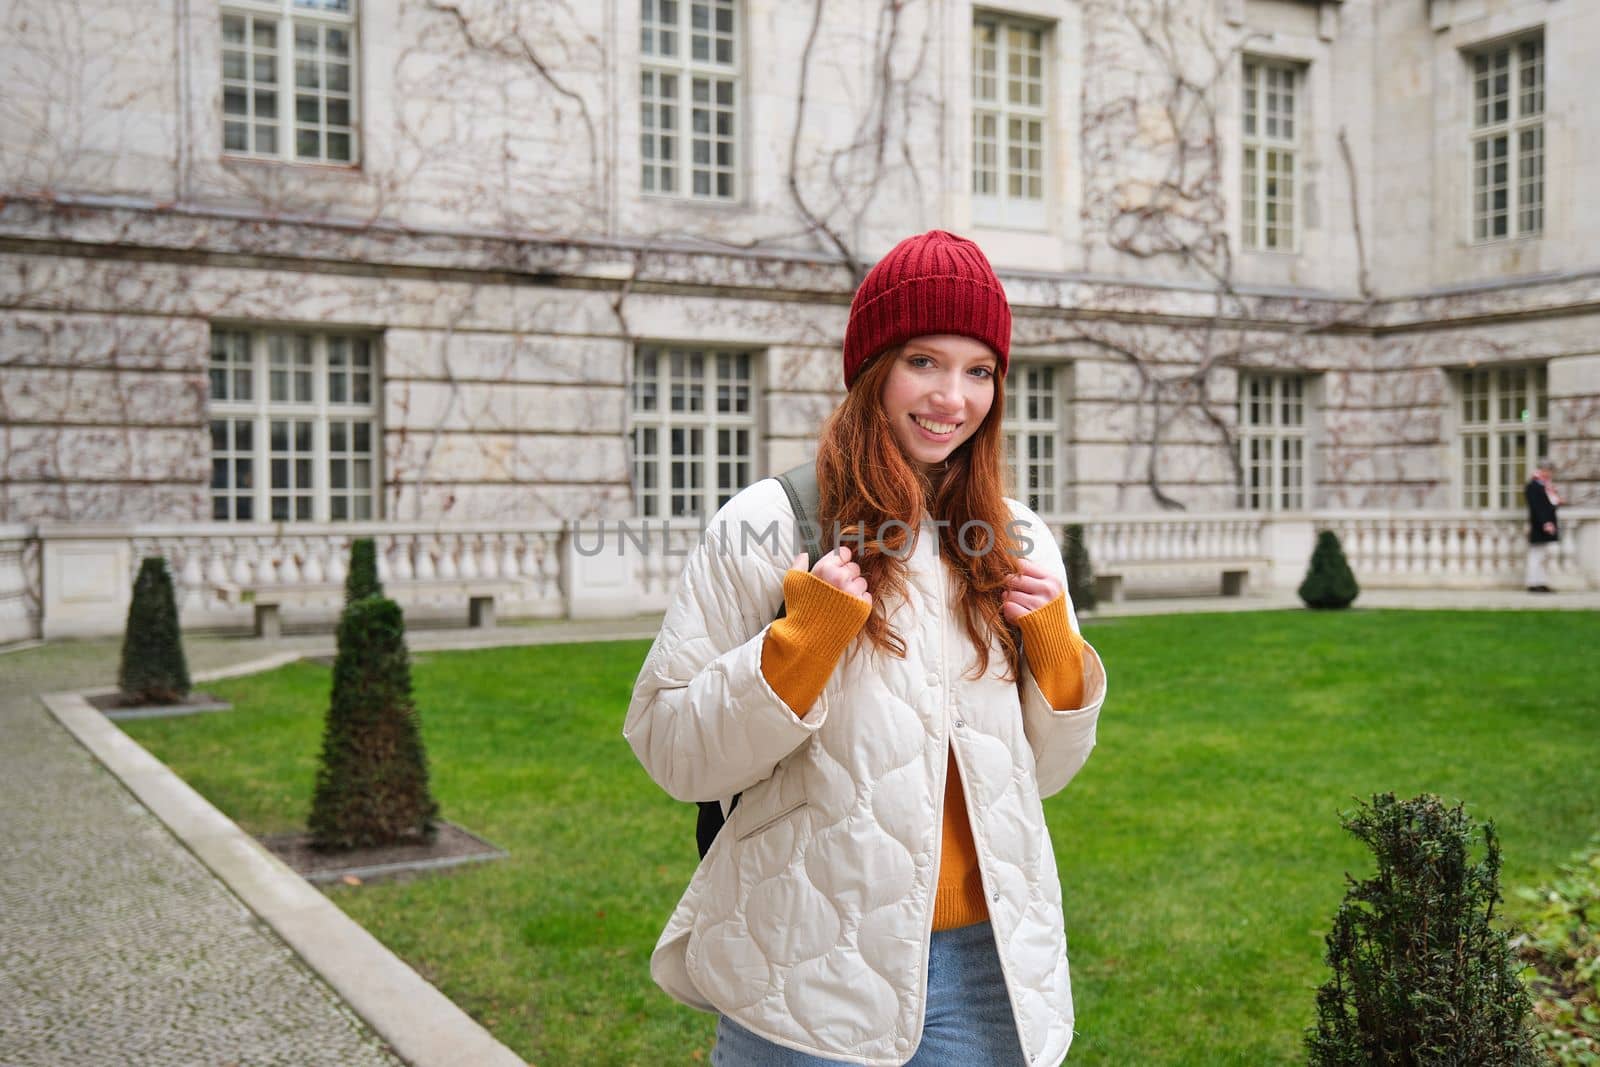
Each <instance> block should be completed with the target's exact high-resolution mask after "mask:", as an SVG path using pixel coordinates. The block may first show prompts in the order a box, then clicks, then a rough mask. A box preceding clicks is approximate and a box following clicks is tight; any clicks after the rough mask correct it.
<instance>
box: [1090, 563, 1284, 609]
mask: <svg viewBox="0 0 1600 1067" xmlns="http://www.w3.org/2000/svg"><path fill="white" fill-rule="evenodd" d="M1271 562H1272V561H1271V560H1269V559H1267V558H1265V557H1259V558H1257V557H1248V558H1246V557H1234V558H1228V559H1225V558H1221V557H1217V558H1212V559H1144V560H1131V561H1128V562H1124V563H1111V564H1107V565H1106V566H1105V568H1104V569H1098V568H1097V569H1096V570H1095V575H1094V595H1095V599H1096V600H1099V601H1102V602H1104V603H1107V604H1115V603H1118V602H1119V601H1121V600H1122V580H1123V579H1124V578H1126V577H1128V576H1130V575H1133V576H1138V575H1161V574H1174V573H1177V574H1182V573H1192V572H1194V571H1215V572H1219V573H1221V575H1222V595H1223V596H1244V595H1245V593H1246V592H1248V590H1249V585H1250V572H1251V570H1252V569H1256V568H1261V567H1266V566H1267V565H1268V564H1270V563H1271Z"/></svg>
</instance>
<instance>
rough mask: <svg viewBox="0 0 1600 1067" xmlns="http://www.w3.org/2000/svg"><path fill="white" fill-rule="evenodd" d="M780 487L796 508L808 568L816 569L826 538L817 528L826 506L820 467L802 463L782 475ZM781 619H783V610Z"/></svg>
mask: <svg viewBox="0 0 1600 1067" xmlns="http://www.w3.org/2000/svg"><path fill="white" fill-rule="evenodd" d="M777 477H778V484H779V485H781V486H783V491H784V493H786V494H787V495H788V497H789V506H790V507H791V508H793V509H794V522H795V532H796V533H797V534H798V535H799V539H800V540H801V541H803V542H804V543H805V546H806V565H807V566H810V567H815V566H816V565H817V560H819V559H821V558H822V537H821V533H820V531H819V529H818V527H817V519H816V514H817V510H818V509H819V508H820V507H821V506H822V489H821V487H820V486H818V485H817V465H816V464H815V463H802V464H800V465H799V466H798V467H791V468H790V469H788V470H786V471H784V472H783V473H782V474H780V475H778V476H777ZM778 617H779V618H780V619H781V618H783V612H782V611H779V613H778Z"/></svg>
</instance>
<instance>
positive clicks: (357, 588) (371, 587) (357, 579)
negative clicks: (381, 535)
mask: <svg viewBox="0 0 1600 1067" xmlns="http://www.w3.org/2000/svg"><path fill="white" fill-rule="evenodd" d="M382 595H383V583H382V582H380V581H379V580H378V544H377V542H376V541H374V540H373V539H372V538H370V537H358V538H356V539H355V540H354V541H351V542H350V570H349V573H347V574H346V575H345V577H344V602H345V603H346V604H353V603H355V602H356V601H357V600H364V599H366V598H367V597H369V596H382Z"/></svg>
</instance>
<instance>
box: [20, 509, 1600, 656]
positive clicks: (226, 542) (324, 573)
mask: <svg viewBox="0 0 1600 1067" xmlns="http://www.w3.org/2000/svg"><path fill="white" fill-rule="evenodd" d="M1046 518H1047V522H1048V523H1049V524H1050V526H1051V529H1052V530H1053V531H1055V534H1056V537H1057V539H1058V540H1059V539H1060V538H1061V537H1062V536H1063V535H1064V530H1065V528H1066V526H1068V525H1070V524H1072V523H1079V524H1081V525H1082V526H1083V528H1084V537H1085V540H1086V542H1087V544H1088V548H1089V553H1090V558H1091V560H1092V561H1093V562H1094V565H1095V566H1096V567H1097V568H1098V569H1108V568H1114V567H1116V566H1118V565H1123V564H1134V565H1137V566H1136V567H1131V568H1130V571H1131V572H1132V573H1137V574H1144V575H1152V574H1154V575H1159V574H1162V573H1164V572H1166V571H1168V570H1170V571H1172V572H1174V573H1178V572H1182V571H1183V570H1184V569H1185V568H1186V567H1194V568H1197V569H1204V568H1205V567H1206V566H1208V565H1211V564H1214V563H1215V562H1217V561H1245V562H1246V563H1248V565H1249V568H1250V571H1251V575H1252V583H1253V587H1255V588H1261V587H1266V588H1279V589H1292V588H1294V587H1295V586H1296V585H1298V584H1299V582H1300V579H1301V577H1302V576H1303V575H1304V573H1305V567H1306V563H1307V561H1308V560H1309V559H1310V557H1311V550H1312V546H1313V544H1314V542H1315V539H1316V534H1317V532H1318V531H1319V530H1322V529H1330V530H1333V531H1334V532H1336V533H1337V534H1338V535H1339V539H1340V541H1341V542H1342V543H1343V545H1344V549H1345V553H1346V555H1347V556H1348V558H1349V560H1350V564H1351V567H1352V568H1353V569H1354V570H1355V572H1356V577H1357V578H1358V579H1359V580H1360V581H1361V583H1362V584H1363V585H1365V586H1367V587H1369V588H1385V587H1397V588H1407V587H1409V588H1422V587H1431V588H1445V587H1454V588H1490V587H1496V586H1511V587H1515V586H1517V585H1520V584H1521V582H1522V567H1523V560H1524V557H1525V551H1526V519H1525V518H1523V517H1522V516H1521V515H1520V514H1510V513H1504V514H1483V513H1469V512H1388V511H1339V512H1332V511H1329V512H1312V513H1302V514H1290V515H1283V514H1264V513H1243V512H1228V513H1210V514H1196V513H1188V512H1164V513H1155V514H1140V515H1126V516H1118V517H1116V518H1104V517H1097V516H1091V515H1081V516H1080V515H1052V516H1047V517H1046ZM1561 522H1562V540H1561V542H1559V545H1558V547H1557V548H1556V550H1555V552H1554V553H1552V558H1551V561H1550V575H1551V580H1552V581H1553V582H1556V583H1557V584H1558V585H1564V586H1566V587H1568V588H1600V510H1594V509H1587V510H1585V509H1575V508H1564V509H1562V513H1561ZM700 536H701V529H700V526H699V525H698V524H696V523H694V522H690V521H683V520H660V519H650V520H644V519H630V520H624V521H619V520H606V521H605V522H600V521H595V522H589V523H584V524H577V525H574V524H562V523H555V522H547V523H417V522H409V523H408V522H392V523H391V522H374V523H360V524H337V525H334V524H328V525H320V524H319V525H311V524H304V525H301V524H296V525H268V524H256V525H243V524H225V523H204V524H190V525H172V526H123V525H94V524H75V525H56V526H40V527H37V528H34V527H22V526H0V642H8V641H16V640H22V639H26V638H30V637H37V636H45V637H56V636H70V635H93V634H115V633H118V632H120V631H121V628H122V625H123V621H124V619H125V617H126V613H127V605H128V595H129V591H130V589H131V587H132V582H133V577H134V574H135V573H136V571H137V569H138V565H139V560H140V559H141V558H143V557H145V556H148V555H161V556H164V557H166V559H167V560H168V562H169V565H170V567H171V569H172V573H173V578H174V581H175V585H176V589H177V595H178V599H179V610H180V612H181V615H182V620H183V624H184V626H185V627H188V628H227V629H234V628H246V627H248V626H249V625H250V622H251V617H250V609H249V607H248V605H241V604H240V603H239V602H238V599H237V597H235V596H232V595H231V593H230V591H232V590H237V589H238V588H240V587H252V588H258V589H259V588H262V587H267V586H272V585H283V586H294V585H297V584H317V583H338V582H341V581H342V580H343V579H344V574H345V566H346V560H347V559H348V556H349V549H350V541H351V540H352V539H353V538H356V537H372V538H374V539H375V541H376V543H377V546H378V556H379V573H380V575H381V576H382V577H383V578H384V579H385V580H392V581H405V580H408V579H430V578H463V579H466V578H490V579H499V580H503V581H506V582H508V583H511V585H512V588H513V590H514V592H512V593H510V594H509V595H508V596H506V597H505V598H504V599H502V600H501V602H500V606H499V613H500V615H501V617H502V618H507V617H524V618H528V617H535V618H538V617H543V618H563V617H565V618H595V617H625V616H629V615H635V614H641V613H650V612H658V611H661V610H662V609H664V608H665V607H666V605H667V602H668V600H669V598H670V596H671V592H672V588H673V586H674V584H675V582H676V581H677V578H678V575H679V573H680V571H681V570H682V568H683V563H684V559H685V557H686V556H687V555H688V553H689V552H690V551H692V550H693V548H694V546H695V544H696V543H697V542H698V541H699V539H700ZM1129 584H1130V587H1132V588H1134V590H1135V592H1136V591H1137V581H1130V583H1129ZM338 607H339V605H338V603H337V601H336V599H332V600H330V603H329V604H327V605H326V608H325V610H324V611H322V612H320V614H319V615H318V617H317V619H316V620H315V621H317V622H318V623H319V624H321V623H331V622H332V620H333V618H334V616H335V614H336V612H337V610H338ZM428 608H429V605H428V604H427V603H426V602H423V603H422V604H421V605H420V606H415V607H413V608H412V609H411V610H412V611H413V613H418V612H421V613H426V612H427V611H428ZM459 608H460V605H456V604H450V605H446V604H440V605H439V614H441V615H448V616H450V617H456V616H458V615H459Z"/></svg>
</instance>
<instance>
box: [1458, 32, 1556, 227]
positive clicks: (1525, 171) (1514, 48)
mask: <svg viewBox="0 0 1600 1067" xmlns="http://www.w3.org/2000/svg"><path fill="white" fill-rule="evenodd" d="M1544 56H1545V51H1544V34H1543V32H1542V31H1541V32H1540V33H1538V34H1534V35H1531V36H1524V37H1521V38H1518V39H1516V40H1513V41H1509V42H1501V43H1498V44H1496V45H1494V46H1493V47H1490V48H1478V49H1472V50H1470V51H1468V52H1467V53H1466V61H1467V76H1468V82H1469V84H1470V86H1471V92H1470V93H1469V99H1470V101H1471V103H1470V105H1469V106H1470V107H1471V109H1472V110H1471V114H1470V116H1469V118H1470V122H1469V124H1468V128H1469V130H1470V131H1471V132H1470V134H1469V138H1470V140H1469V145H1468V153H1467V163H1468V167H1469V170H1470V174H1469V180H1468V188H1469V189H1470V190H1471V196H1472V206H1471V212H1470V217H1471V220H1472V231H1471V233H1472V235H1471V240H1472V241H1473V242H1474V243H1476V244H1490V243H1493V242H1496V241H1509V240H1515V239H1518V238H1526V237H1538V236H1540V235H1542V234H1543V233H1544V207H1545V196H1544V176H1545V164H1546V161H1545V131H1544V118H1545V63H1544ZM1497 75H1499V76H1502V77H1503V78H1504V89H1505V92H1504V94H1503V95H1502V94H1501V93H1499V92H1497V91H1496V90H1497V87H1496V84H1495V82H1496V80H1497ZM1502 100H1503V102H1504V106H1505V114H1504V116H1503V117H1502V116H1497V115H1496V113H1495V106H1496V104H1497V103H1499V102H1501V101H1502ZM1497 142H1498V143H1499V144H1500V145H1501V147H1502V149H1503V152H1504V155H1503V156H1501V157H1496V155H1495V148H1496V144H1497ZM1497 192H1501V193H1503V195H1504V198H1505V199H1504V205H1503V209H1502V208H1497V205H1496V202H1495V194H1496V193H1497ZM1497 224H1502V225H1504V227H1505V229H1504V231H1503V232H1496V226H1497Z"/></svg>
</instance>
